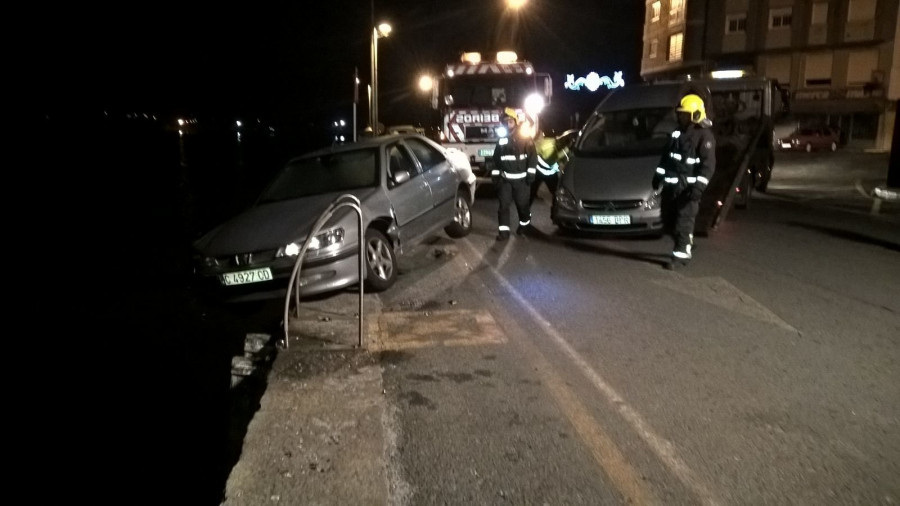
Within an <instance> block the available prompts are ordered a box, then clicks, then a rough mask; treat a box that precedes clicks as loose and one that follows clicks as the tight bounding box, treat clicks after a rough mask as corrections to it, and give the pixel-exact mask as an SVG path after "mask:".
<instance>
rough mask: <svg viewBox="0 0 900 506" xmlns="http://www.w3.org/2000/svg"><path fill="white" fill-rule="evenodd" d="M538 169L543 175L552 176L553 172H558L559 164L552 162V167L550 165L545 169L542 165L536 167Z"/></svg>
mask: <svg viewBox="0 0 900 506" xmlns="http://www.w3.org/2000/svg"><path fill="white" fill-rule="evenodd" d="M538 170H539V171H541V174H543V175H545V176H552V175H553V174H556V173H557V172H559V164H556V163H554V164H553V167H551V168H549V169H545V168H543V167H538Z"/></svg>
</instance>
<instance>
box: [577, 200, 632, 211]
mask: <svg viewBox="0 0 900 506" xmlns="http://www.w3.org/2000/svg"><path fill="white" fill-rule="evenodd" d="M643 205H644V201H643V200H582V201H581V206H582V207H584V208H585V209H591V210H596V211H628V210H630V209H640V208H641V206H643Z"/></svg>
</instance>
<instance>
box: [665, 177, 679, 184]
mask: <svg viewBox="0 0 900 506" xmlns="http://www.w3.org/2000/svg"><path fill="white" fill-rule="evenodd" d="M665 181H666V182H667V183H669V184H678V178H677V177H667V178H666V179H665Z"/></svg>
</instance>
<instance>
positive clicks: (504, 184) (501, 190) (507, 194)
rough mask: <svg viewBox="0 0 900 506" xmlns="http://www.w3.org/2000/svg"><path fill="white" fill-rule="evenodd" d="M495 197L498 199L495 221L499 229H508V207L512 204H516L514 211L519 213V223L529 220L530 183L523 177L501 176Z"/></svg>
mask: <svg viewBox="0 0 900 506" xmlns="http://www.w3.org/2000/svg"><path fill="white" fill-rule="evenodd" d="M497 199H498V200H499V201H500V207H499V209H498V211H497V222H498V223H499V224H500V230H501V231H503V230H509V215H510V212H509V211H510V209H509V208H510V207H511V206H512V205H513V204H515V205H516V212H518V214H519V224H523V223H528V222H530V221H531V185H530V184H529V183H528V182H527V181H526V180H525V178H521V179H506V178H501V179H500V184H499V185H498V187H497ZM503 227H506V228H505V229H504V228H503Z"/></svg>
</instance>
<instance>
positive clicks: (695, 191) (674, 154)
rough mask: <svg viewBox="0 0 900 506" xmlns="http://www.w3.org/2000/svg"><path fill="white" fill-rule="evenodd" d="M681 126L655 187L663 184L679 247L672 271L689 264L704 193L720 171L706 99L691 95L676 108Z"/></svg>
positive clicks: (674, 134) (668, 222)
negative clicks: (695, 221) (718, 169)
mask: <svg viewBox="0 0 900 506" xmlns="http://www.w3.org/2000/svg"><path fill="white" fill-rule="evenodd" d="M676 115H677V117H678V127H677V128H676V129H675V131H673V132H672V137H671V139H669V144H668V146H667V147H666V150H665V152H664V153H663V156H662V159H661V160H660V163H659V166H658V167H657V168H656V176H655V178H654V181H653V185H654V188H657V189H658V188H659V187H660V185H663V212H664V213H665V215H666V226H667V231H668V232H669V233H670V234H671V235H672V238H673V239H674V242H675V247H674V248H673V250H672V261H671V262H670V263H669V264H668V267H669V268H676V267H679V266H684V265H687V263H688V262H689V261H690V260H691V248H692V246H693V245H694V220H695V219H696V217H697V212H698V211H699V210H700V198H701V197H702V196H703V190H705V189H706V186H707V185H708V184H709V181H710V180H711V179H712V176H713V173H714V172H715V170H716V140H715V137H713V133H712V130H711V128H710V127H712V121H710V120H709V118H707V117H706V108H705V107H704V104H703V99H702V98H700V96H698V95H695V94H687V95H685V96H684V97H683V98H682V99H681V103H680V104H679V106H678V108H677V109H676Z"/></svg>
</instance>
